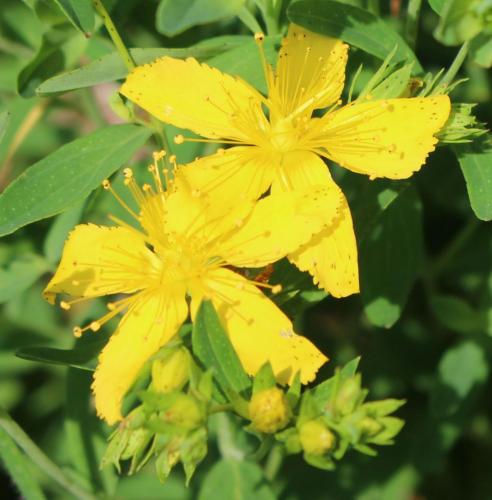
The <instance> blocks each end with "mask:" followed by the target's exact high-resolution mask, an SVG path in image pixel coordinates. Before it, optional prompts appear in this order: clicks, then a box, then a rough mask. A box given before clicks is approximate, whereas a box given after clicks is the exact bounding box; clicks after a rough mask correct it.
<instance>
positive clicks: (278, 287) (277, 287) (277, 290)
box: [272, 285, 282, 294]
mask: <svg viewBox="0 0 492 500" xmlns="http://www.w3.org/2000/svg"><path fill="white" fill-rule="evenodd" d="M281 291H282V285H274V286H273V287H272V293H273V294H277V293H280V292H281Z"/></svg>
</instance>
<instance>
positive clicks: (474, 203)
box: [453, 135, 492, 221]
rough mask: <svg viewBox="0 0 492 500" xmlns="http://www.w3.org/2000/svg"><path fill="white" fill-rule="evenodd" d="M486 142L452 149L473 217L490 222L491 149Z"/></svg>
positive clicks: (491, 186)
mask: <svg viewBox="0 0 492 500" xmlns="http://www.w3.org/2000/svg"><path fill="white" fill-rule="evenodd" d="M489 141H490V135H489ZM487 142H488V141H486V140H481V141H477V142H475V143H473V144H459V145H456V146H454V148H453V150H454V152H455V154H456V156H457V157H458V161H459V163H460V167H461V170H462V172H463V175H464V177H465V181H466V189H467V190H468V197H469V198H470V205H471V207H472V209H473V211H474V212H475V215H476V216H477V217H478V218H479V219H481V220H486V221H488V220H492V147H491V146H490V144H487Z"/></svg>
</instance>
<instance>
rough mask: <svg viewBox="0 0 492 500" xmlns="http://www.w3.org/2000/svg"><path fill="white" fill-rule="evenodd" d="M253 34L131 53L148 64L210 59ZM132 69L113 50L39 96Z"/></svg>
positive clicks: (52, 81) (55, 80)
mask: <svg viewBox="0 0 492 500" xmlns="http://www.w3.org/2000/svg"><path fill="white" fill-rule="evenodd" d="M250 40H251V37H245V36H223V37H216V38H211V39H209V40H206V41H204V42H201V43H199V44H197V45H194V46H192V47H188V48H183V49H166V48H148V49H130V54H131V56H132V58H133V59H134V61H135V62H136V63H137V64H139V65H140V64H146V63H150V62H152V61H155V60H156V59H158V58H159V57H163V56H170V57H175V58H186V57H194V58H196V59H200V60H203V59H207V58H209V57H212V56H214V55H217V54H220V53H222V52H224V51H227V50H230V49H231V48H234V47H236V46H238V45H241V44H243V43H244V42H245V41H250ZM127 74H128V68H127V67H126V66H125V63H124V62H123V61H122V59H121V56H120V54H118V53H117V52H112V53H111V54H107V55H104V56H102V57H100V58H99V59H96V60H94V61H92V62H90V63H89V64H86V65H85V66H82V67H81V68H78V69H74V70H72V71H68V72H66V73H61V74H60V75H56V76H53V77H51V78H49V79H48V80H45V81H44V82H43V83H42V84H41V85H39V87H38V88H37V89H36V93H37V94H38V95H48V94H53V93H59V92H67V91H69V90H75V89H80V88H85V87H92V86H94V85H99V84H100V83H107V82H112V81H115V80H120V79H122V78H125V77H126V75H127Z"/></svg>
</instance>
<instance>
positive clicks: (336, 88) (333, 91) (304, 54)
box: [270, 24, 348, 116]
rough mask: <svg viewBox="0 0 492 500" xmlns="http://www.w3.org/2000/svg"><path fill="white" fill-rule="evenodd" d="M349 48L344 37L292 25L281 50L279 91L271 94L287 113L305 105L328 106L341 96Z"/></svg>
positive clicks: (312, 107)
mask: <svg viewBox="0 0 492 500" xmlns="http://www.w3.org/2000/svg"><path fill="white" fill-rule="evenodd" d="M347 51H348V46H347V45H346V44H344V43H343V42H342V41H341V40H337V39H335V38H329V37H327V36H323V35H318V34H316V33H312V32H311V31H307V30H305V29H304V28H301V27H300V26H297V25H295V24H291V25H290V26H289V32H288V34H287V37H286V38H284V39H283V41H282V47H281V49H280V53H279V59H278V64H277V81H276V85H275V91H274V92H273V93H272V95H270V98H272V99H273V100H274V102H277V103H278V105H279V107H280V110H281V112H282V113H283V114H284V116H285V115H288V114H290V113H292V112H293V111H294V110H296V109H298V108H300V107H301V106H303V108H304V109H306V110H307V109H309V110H313V109H320V108H324V107H327V106H330V105H331V104H333V103H335V102H336V101H337V100H338V99H339V98H340V95H341V93H342V90H343V85H344V81H345V66H346V64H347Z"/></svg>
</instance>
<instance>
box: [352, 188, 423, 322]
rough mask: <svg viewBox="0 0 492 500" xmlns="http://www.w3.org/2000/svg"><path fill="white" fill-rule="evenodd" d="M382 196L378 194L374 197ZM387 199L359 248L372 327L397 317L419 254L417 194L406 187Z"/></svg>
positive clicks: (366, 304) (412, 278) (418, 261)
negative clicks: (389, 200)
mask: <svg viewBox="0 0 492 500" xmlns="http://www.w3.org/2000/svg"><path fill="white" fill-rule="evenodd" d="M383 194H384V192H382V193H378V194H377V196H378V198H379V197H382V195H383ZM390 198H392V202H391V203H390V204H388V205H386V208H385V209H383V208H382V210H381V211H380V213H379V217H378V218H377V220H376V222H375V224H374V225H372V226H371V228H370V231H369V233H368V234H367V237H366V238H365V239H362V241H361V242H360V249H359V250H360V257H359V262H360V273H361V276H360V277H361V298H362V302H363V304H364V311H365V313H366V314H367V317H368V318H369V320H370V322H371V323H372V324H373V325H376V326H380V327H384V328H390V327H391V326H392V325H393V324H394V323H395V322H396V321H397V320H398V318H399V317H400V314H401V312H402V310H403V307H404V305H405V303H406V301H407V298H408V295H409V293H410V290H411V288H412V286H413V283H414V281H415V279H416V277H417V274H418V272H419V268H420V264H421V258H422V251H423V235H422V206H421V202H420V199H419V196H418V193H417V191H416V190H415V188H413V187H412V186H409V187H407V189H405V190H403V191H402V192H401V194H400V195H399V196H398V197H393V193H391V196H390ZM385 203H386V202H385ZM383 206H384V205H383ZM359 241H360V240H359Z"/></svg>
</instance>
